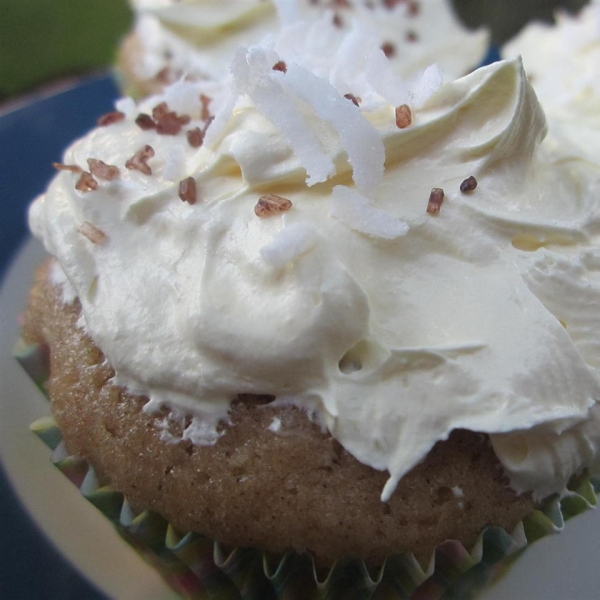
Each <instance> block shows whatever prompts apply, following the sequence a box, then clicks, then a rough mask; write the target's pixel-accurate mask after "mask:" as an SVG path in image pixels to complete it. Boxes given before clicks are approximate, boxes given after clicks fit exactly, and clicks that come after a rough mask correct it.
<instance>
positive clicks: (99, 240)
mask: <svg viewBox="0 0 600 600" xmlns="http://www.w3.org/2000/svg"><path fill="white" fill-rule="evenodd" d="M77 231H78V232H79V233H81V235H83V236H85V237H86V238H87V239H88V240H90V242H92V243H93V244H103V243H104V242H106V241H107V240H108V236H107V235H106V234H105V233H104V231H102V230H101V229H98V228H97V227H96V226H95V225H92V224H91V223H90V222H89V221H84V222H83V223H82V224H81V225H80V226H79V227H78V228H77Z"/></svg>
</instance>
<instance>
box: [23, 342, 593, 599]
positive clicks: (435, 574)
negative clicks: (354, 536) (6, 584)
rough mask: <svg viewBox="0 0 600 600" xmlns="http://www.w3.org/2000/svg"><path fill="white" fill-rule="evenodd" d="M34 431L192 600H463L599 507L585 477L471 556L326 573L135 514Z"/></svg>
mask: <svg viewBox="0 0 600 600" xmlns="http://www.w3.org/2000/svg"><path fill="white" fill-rule="evenodd" d="M15 356H16V358H17V360H18V361H19V362H20V363H21V364H22V365H23V367H24V368H25V370H26V371H27V372H28V373H29V375H30V376H31V377H32V378H33V379H34V380H35V381H36V383H37V384H38V386H39V387H40V389H41V390H42V391H44V393H45V391H46V390H45V386H44V383H45V381H46V379H47V369H46V368H44V363H46V364H47V353H46V352H45V350H44V348H43V347H40V346H31V345H29V346H27V345H25V344H23V343H22V342H20V343H19V344H17V348H16V350H15ZM31 429H32V431H33V432H34V433H35V434H36V435H38V436H39V437H40V439H41V440H42V441H43V442H44V443H45V444H46V445H47V446H48V447H49V448H50V449H51V450H52V459H51V460H52V462H53V463H54V465H55V466H56V467H57V468H58V469H59V470H60V471H62V473H63V474H64V475H66V477H67V478H68V479H69V480H70V481H71V482H73V483H74V484H75V485H76V486H77V487H78V488H79V490H80V491H81V493H82V495H83V496H84V497H85V498H86V499H87V500H88V501H89V502H91V503H92V504H93V505H94V506H95V507H96V508H97V509H98V510H100V511H101V512H102V513H103V514H104V515H105V516H106V518H107V519H108V520H109V521H110V522H111V523H112V524H113V525H114V527H115V528H116V530H117V531H118V533H119V534H120V535H121V536H122V537H123V538H124V539H125V540H126V541H127V542H128V543H129V544H130V545H131V546H133V548H135V550H136V551H137V552H138V553H139V554H140V555H141V556H142V557H143V558H144V559H145V560H146V561H147V562H148V563H149V564H150V565H151V566H153V567H154V568H155V569H157V570H158V571H159V572H160V574H161V575H162V577H163V578H164V579H165V581H166V582H167V583H168V584H169V585H170V586H171V587H172V588H173V589H174V590H175V591H176V592H177V593H178V594H179V595H180V596H181V597H182V598H186V599H194V600H213V599H214V600H313V599H314V600H400V599H406V600H408V599H410V600H442V599H445V600H466V599H469V598H473V597H474V596H475V595H477V593H478V592H479V591H481V590H482V589H484V588H485V587H487V586H488V585H490V584H491V583H493V582H494V581H496V580H497V579H498V578H499V577H501V576H502V575H503V574H505V573H506V571H507V570H508V569H509V568H510V566H511V565H512V564H513V562H514V561H515V560H516V558H517V557H518V556H519V555H520V554H521V553H522V552H523V550H524V549H525V548H526V547H527V546H528V545H529V544H531V543H533V542H535V541H536V540H538V539H540V538H542V537H544V536H546V535H550V534H554V533H558V532H560V531H561V530H562V529H563V527H564V525H565V522H566V521H567V520H569V519H570V518H572V517H574V516H576V515H578V514H580V513H582V512H584V511H586V510H588V509H589V508H592V507H595V506H596V504H597V501H598V500H597V495H598V493H600V480H593V479H590V478H588V477H586V478H582V479H581V480H580V481H578V483H577V485H576V487H575V488H574V489H572V490H570V491H569V492H568V493H567V494H566V495H565V496H563V497H562V498H559V497H557V496H556V497H552V498H550V499H548V500H547V501H546V502H545V503H544V504H543V506H541V507H540V508H539V509H538V510H535V511H534V512H533V513H532V514H531V515H529V516H528V517H527V518H525V519H524V520H523V521H522V522H521V523H519V525H518V526H517V527H516V528H515V530H514V531H512V532H511V533H509V532H507V531H505V530H504V529H501V528H498V527H489V528H487V529H485V530H484V531H483V532H482V533H481V535H480V536H479V538H478V540H477V542H476V544H475V546H474V547H473V548H472V550H471V551H470V552H469V551H468V550H467V549H466V548H465V547H464V546H463V545H462V544H461V543H460V542H458V541H452V540H451V541H447V542H444V543H443V544H440V545H439V546H438V547H437V548H436V550H435V553H434V555H433V556H432V559H431V561H430V563H429V565H428V567H427V568H426V569H423V568H422V567H421V565H420V564H419V562H418V561H417V560H416V558H415V557H414V556H413V555H412V554H402V555H399V554H398V555H396V554H394V555H390V556H388V558H387V559H386V561H385V563H384V564H383V565H382V567H381V568H380V569H378V570H376V571H373V570H369V569H368V568H367V566H366V565H365V563H364V561H362V560H360V559H358V558H349V559H345V560H340V561H337V562H336V563H335V564H334V565H333V566H332V567H331V568H330V569H329V570H326V571H323V570H320V569H317V568H316V566H315V564H314V562H313V560H312V558H311V556H310V555H308V554H298V553H295V552H288V553H287V554H285V555H284V556H283V557H281V556H278V557H274V556H270V555H268V554H266V553H264V552H262V551H260V550H257V549H255V548H237V549H235V550H233V551H228V550H226V549H224V548H222V547H221V546H220V545H219V544H218V543H217V542H214V541H212V540H210V539H208V538H206V537H204V536H201V535H199V534H197V533H193V532H190V533H181V532H178V531H176V530H175V529H174V528H173V527H172V526H171V525H170V524H169V523H168V522H167V521H166V520H165V519H164V518H162V517H161V516H160V515H158V514H156V513H153V512H151V511H143V512H136V511H134V510H133V508H132V507H131V505H130V504H129V502H128V501H127V499H126V498H125V497H124V496H123V494H121V493H120V492H118V491H116V490H114V489H113V488H111V487H110V486H103V485H101V483H100V482H99V481H98V479H97V477H96V474H95V472H94V469H93V467H92V466H90V465H89V464H88V463H86V461H84V460H83V459H81V458H79V457H77V456H72V455H69V454H68V452H67V451H66V448H65V445H64V442H63V439H62V435H61V433H60V430H59V429H58V426H57V425H56V422H55V421H54V419H53V418H52V417H45V418H43V419H40V420H39V421H36V422H35V423H33V424H32V425H31Z"/></svg>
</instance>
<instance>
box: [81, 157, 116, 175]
mask: <svg viewBox="0 0 600 600" xmlns="http://www.w3.org/2000/svg"><path fill="white" fill-rule="evenodd" d="M87 163H88V166H89V167H90V172H91V173H92V175H95V176H96V177H97V178H98V179H104V180H105V181H113V180H114V179H118V178H119V177H120V176H121V172H120V171H119V167H115V165H107V164H106V163H105V162H104V161H101V160H98V159H97V158H88V160H87Z"/></svg>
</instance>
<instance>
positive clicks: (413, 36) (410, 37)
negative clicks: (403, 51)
mask: <svg viewBox="0 0 600 600" xmlns="http://www.w3.org/2000/svg"><path fill="white" fill-rule="evenodd" d="M418 39H419V36H418V35H417V32H416V31H407V32H406V41H408V42H416V41H417V40H418Z"/></svg>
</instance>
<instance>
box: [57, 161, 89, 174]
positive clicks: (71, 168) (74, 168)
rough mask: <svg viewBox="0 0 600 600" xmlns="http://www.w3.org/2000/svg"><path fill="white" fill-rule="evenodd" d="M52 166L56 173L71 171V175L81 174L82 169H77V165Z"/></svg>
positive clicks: (62, 164)
mask: <svg viewBox="0 0 600 600" xmlns="http://www.w3.org/2000/svg"><path fill="white" fill-rule="evenodd" d="M52 166H53V167H54V168H55V169H56V170H57V171H71V172H72V173H82V172H83V169H82V168H81V167H78V166H77V165H65V164H64V163H59V162H55V163H52Z"/></svg>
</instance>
